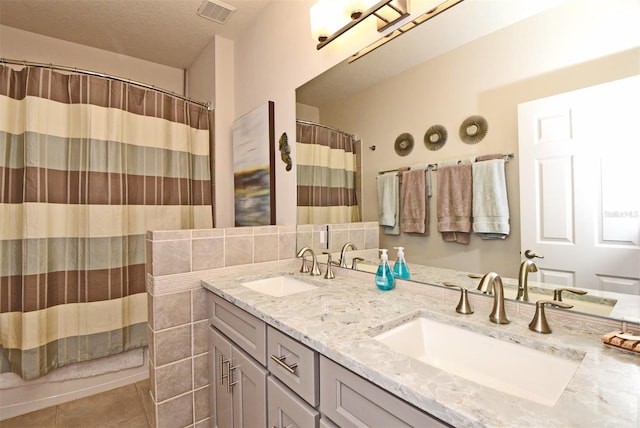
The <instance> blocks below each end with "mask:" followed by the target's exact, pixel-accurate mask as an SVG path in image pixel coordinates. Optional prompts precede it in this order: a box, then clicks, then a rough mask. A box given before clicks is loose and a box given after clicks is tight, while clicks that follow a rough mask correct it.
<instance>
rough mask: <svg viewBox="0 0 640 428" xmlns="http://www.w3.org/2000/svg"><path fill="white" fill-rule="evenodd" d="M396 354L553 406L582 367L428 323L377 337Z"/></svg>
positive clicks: (414, 323)
mask: <svg viewBox="0 0 640 428" xmlns="http://www.w3.org/2000/svg"><path fill="white" fill-rule="evenodd" d="M375 339H376V340H378V341H380V342H382V343H384V344H385V345H387V346H389V347H390V348H392V349H393V350H394V351H396V352H398V353H401V354H404V355H406V356H409V357H411V358H415V359H416V360H419V361H422V362H424V363H427V364H429V365H432V366H434V367H437V368H439V369H441V370H444V371H446V372H449V373H452V374H454V375H457V376H459V377H462V378H465V379H467V380H470V381H473V382H476V383H479V384H481V385H484V386H488V387H490V388H493V389H496V390H498V391H502V392H505V393H507V394H511V395H514V396H517V397H520V398H524V399H527V400H531V401H535V402H537V403H540V404H543V405H546V406H553V405H554V404H555V403H556V401H557V400H558V398H560V396H561V395H562V392H563V391H564V389H565V388H566V386H567V384H568V383H569V381H570V380H571V378H572V376H573V374H574V373H575V371H576V370H577V368H578V366H579V365H580V361H581V360H582V358H581V357H576V358H577V359H569V358H565V357H559V356H556V355H552V354H549V353H546V352H543V351H539V350H537V349H533V348H528V347H526V346H523V345H518V344H514V343H510V342H506V341H503V340H499V339H495V338H492V337H489V336H485V335H484V334H481V333H476V332H473V331H470V330H466V329H463V328H460V327H454V326H451V325H447V324H443V323H440V322H437V321H433V320H430V319H427V318H417V319H415V320H413V321H409V322H407V323H405V324H402V325H400V326H398V327H396V328H393V329H391V330H389V331H387V332H384V333H382V334H380V335H377V336H376V337H375Z"/></svg>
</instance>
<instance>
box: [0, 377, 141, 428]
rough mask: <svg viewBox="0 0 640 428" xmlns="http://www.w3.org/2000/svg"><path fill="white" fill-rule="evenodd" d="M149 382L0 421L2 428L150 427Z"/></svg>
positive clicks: (134, 384) (137, 383) (0, 427)
mask: <svg viewBox="0 0 640 428" xmlns="http://www.w3.org/2000/svg"><path fill="white" fill-rule="evenodd" d="M150 412H151V397H150V396H149V380H148V379H146V380H142V381H140V382H136V383H133V384H130V385H125V386H122V387H120V388H116V389H112V390H111V391H106V392H103V393H101V394H97V395H93V396H90V397H85V398H81V399H78V400H74V401H70V402H68V403H63V404H59V405H57V406H52V407H48V408H46V409H42V410H38V411H35V412H32V413H27V414H26V415H21V416H16V417H15V418H11V419H6V420H4V421H0V428H55V427H65V428H72V427H92V428H93V427H105V428H107V427H131V428H148V427H150V426H151V425H150V423H149V421H150V420H151V414H150Z"/></svg>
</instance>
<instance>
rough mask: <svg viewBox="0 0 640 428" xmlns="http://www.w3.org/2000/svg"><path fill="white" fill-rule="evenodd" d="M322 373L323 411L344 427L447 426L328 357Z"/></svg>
mask: <svg viewBox="0 0 640 428" xmlns="http://www.w3.org/2000/svg"><path fill="white" fill-rule="evenodd" d="M320 373H321V374H322V376H321V378H320V411H321V412H322V413H323V414H325V415H327V416H328V417H329V418H330V419H331V420H332V421H334V422H335V423H336V424H338V425H339V426H341V427H344V428H346V427H397V428H399V427H425V428H426V427H446V426H448V425H447V424H445V423H444V422H441V421H439V420H438V419H435V418H433V417H432V416H431V415H429V414H428V413H425V412H423V411H421V410H419V409H417V408H415V407H413V406H412V405H410V404H408V403H406V402H404V401H402V400H401V399H399V398H398V397H396V396H394V395H392V394H390V393H389V392H387V391H385V390H384V389H382V388H380V387H378V386H376V385H374V384H372V383H370V382H369V381H367V380H365V379H363V378H361V377H360V376H358V375H356V374H354V373H352V372H350V371H349V370H347V369H345V368H344V367H342V366H340V365H338V364H336V363H334V362H333V361H331V360H329V359H327V358H324V357H320Z"/></svg>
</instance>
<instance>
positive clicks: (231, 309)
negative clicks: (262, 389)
mask: <svg viewBox="0 0 640 428" xmlns="http://www.w3.org/2000/svg"><path fill="white" fill-rule="evenodd" d="M209 323H210V324H211V325H213V326H214V327H216V328H217V329H218V330H220V331H221V332H222V333H224V334H225V335H226V336H227V337H228V338H229V339H231V340H232V341H233V342H235V343H236V344H237V345H238V346H239V347H240V348H242V349H243V350H244V351H245V352H246V353H247V354H249V355H250V356H252V357H253V358H255V359H256V360H257V361H258V362H259V363H261V364H262V365H263V366H264V365H266V345H267V325H266V324H265V323H264V322H263V321H261V320H259V319H258V318H256V317H254V316H253V315H251V314H249V313H247V312H245V311H243V310H242V309H240V308H238V307H237V306H235V305H233V304H231V303H229V302H227V301H226V300H224V299H223V298H222V297H220V296H217V295H215V294H213V299H211V300H210V305H209Z"/></svg>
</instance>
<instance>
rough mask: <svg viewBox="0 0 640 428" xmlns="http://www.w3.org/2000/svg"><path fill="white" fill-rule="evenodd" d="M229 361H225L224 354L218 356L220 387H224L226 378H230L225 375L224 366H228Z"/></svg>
mask: <svg viewBox="0 0 640 428" xmlns="http://www.w3.org/2000/svg"><path fill="white" fill-rule="evenodd" d="M228 362H229V360H225V359H224V356H223V355H222V354H220V355H218V367H220V376H218V377H219V378H220V385H221V386H222V385H224V378H225V377H228V376H229V375H228V374H226V375H225V374H224V365H225V364H227V363H228Z"/></svg>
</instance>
